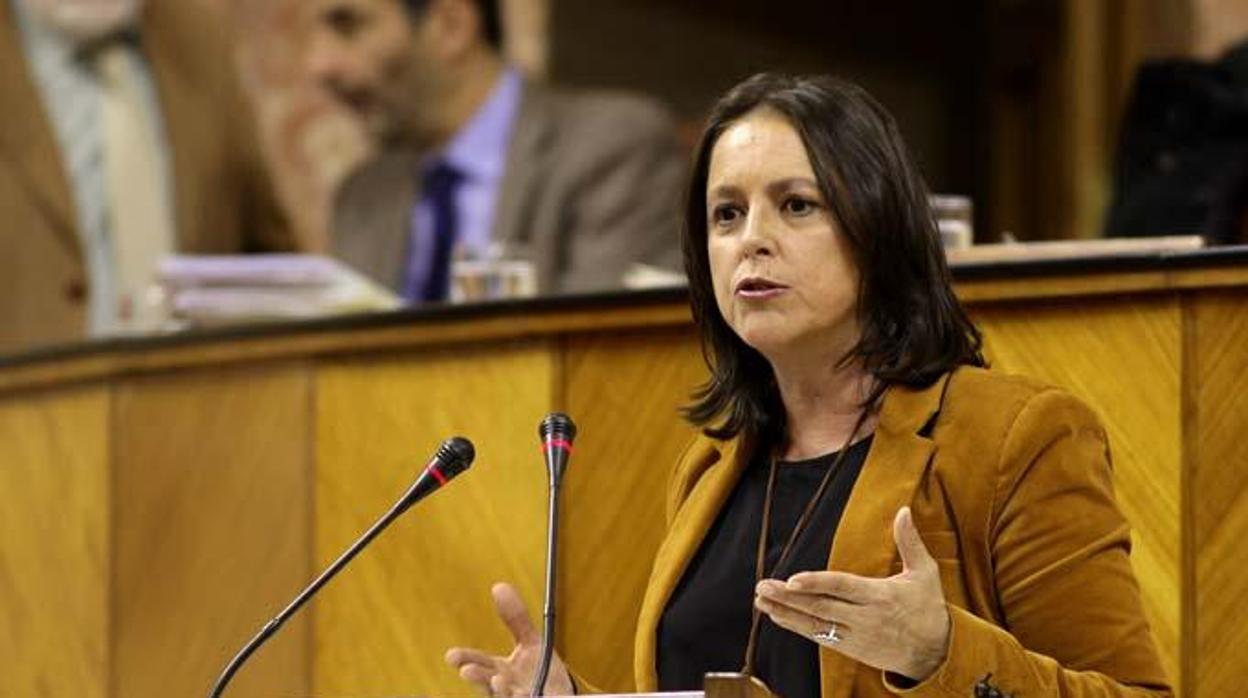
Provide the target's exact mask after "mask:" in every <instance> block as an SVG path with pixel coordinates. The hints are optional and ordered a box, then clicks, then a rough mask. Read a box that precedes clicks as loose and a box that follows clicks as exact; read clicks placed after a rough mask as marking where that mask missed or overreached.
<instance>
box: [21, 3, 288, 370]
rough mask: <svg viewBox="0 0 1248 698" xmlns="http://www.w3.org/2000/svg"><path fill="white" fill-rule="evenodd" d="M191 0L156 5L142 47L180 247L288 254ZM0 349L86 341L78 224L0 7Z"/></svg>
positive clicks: (226, 74)
mask: <svg viewBox="0 0 1248 698" xmlns="http://www.w3.org/2000/svg"><path fill="white" fill-rule="evenodd" d="M212 20H213V18H212V17H210V16H207V15H206V13H205V10H203V9H201V8H200V7H199V3H197V2H189V1H187V0H153V1H152V2H148V3H147V9H146V11H145V14H144V16H143V19H142V28H141V32H140V33H141V40H142V42H143V50H144V52H145V53H146V55H147V57H148V60H149V63H150V65H151V68H152V73H153V78H154V81H155V84H156V88H157V93H158V96H159V100H160V105H161V109H162V110H163V115H164V123H165V129H166V132H167V134H168V139H169V144H170V147H171V150H172V151H173V152H172V156H173V157H172V168H173V172H174V191H175V196H174V198H175V212H176V225H177V244H178V248H179V249H180V250H182V251H192V252H205V253H208V252H212V253H224V252H238V251H242V250H245V249H249V248H250V249H287V248H290V247H292V246H293V240H291V238H290V237H289V229H288V227H287V226H286V221H285V217H284V215H283V214H282V213H281V212H280V210H279V208H278V206H277V204H276V203H275V201H276V199H275V197H274V194H273V190H272V186H271V183H270V181H269V179H268V177H267V174H266V172H265V169H264V166H263V164H262V161H261V156H260V152H259V149H258V148H257V146H256V142H255V136H254V124H253V122H252V118H251V111H250V108H249V105H248V104H247V103H246V101H245V99H244V96H243V94H242V92H241V89H240V86H239V84H238V81H237V78H236V75H235V66H234V61H233V58H232V54H231V52H230V50H229V45H228V39H227V37H226V36H225V34H224V28H223V27H221V26H219V23H218V22H214V21H212ZM0 104H3V105H4V108H3V109H4V117H3V118H2V119H0V352H3V351H10V350H13V349H15V348H19V347H25V346H30V345H35V344H47V343H59V342H67V341H73V340H76V339H78V338H80V337H82V336H83V333H84V329H85V323H86V319H85V316H86V297H87V294H89V293H90V292H91V289H89V288H88V287H87V278H86V272H85V270H84V267H83V258H82V249H81V246H80V244H79V239H80V238H79V233H78V230H77V227H78V216H77V213H76V212H75V204H74V200H73V195H72V193H71V189H70V185H69V182H68V177H67V175H66V173H65V171H64V168H63V166H62V159H61V156H60V153H59V152H58V146H57V143H56V137H55V135H54V132H53V128H52V124H51V122H50V121H49V120H48V118H47V115H46V112H45V108H44V105H43V100H42V98H41V95H40V92H39V90H38V87H37V86H36V84H35V82H34V78H33V75H32V73H31V71H30V67H29V66H28V65H27V63H26V56H25V52H24V51H23V49H22V45H21V37H20V35H19V32H18V28H17V26H16V18H14V17H13V16H12V10H11V7H10V4H9V2H7V0H6V1H0Z"/></svg>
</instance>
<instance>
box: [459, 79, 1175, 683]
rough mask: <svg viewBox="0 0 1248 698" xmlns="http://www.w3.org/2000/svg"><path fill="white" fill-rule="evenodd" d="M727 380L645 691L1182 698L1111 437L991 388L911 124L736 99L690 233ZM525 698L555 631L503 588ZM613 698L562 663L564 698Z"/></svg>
mask: <svg viewBox="0 0 1248 698" xmlns="http://www.w3.org/2000/svg"><path fill="white" fill-rule="evenodd" d="M683 243H684V259H685V268H686V272H687V274H688V277H689V285H690V295H691V304H692V307H693V314H694V318H695V321H696V323H697V325H698V327H699V329H700V331H701V334H702V341H703V346H704V349H705V353H706V356H707V360H708V363H709V366H710V370H711V378H710V380H709V381H708V382H707V384H706V385H705V386H703V387H702V388H701V389H700V391H699V392H698V393H697V394H696V396H695V402H694V403H693V404H692V405H691V406H690V407H689V408H688V409H687V411H686V415H687V417H688V418H689V419H690V420H691V421H692V422H693V423H695V424H697V425H698V426H700V427H701V428H702V432H703V434H702V436H700V437H699V438H698V439H697V440H696V441H695V442H694V443H693V444H691V445H690V447H689V449H688V450H687V451H686V453H685V454H684V456H683V457H682V458H681V460H680V462H679V463H678V464H677V465H676V468H675V470H674V471H673V474H672V477H671V480H670V485H669V488H668V493H667V520H668V528H667V534H666V537H665V539H664V541H663V543H662V545H661V547H660V548H659V551H658V553H657V555H656V558H655V562H654V569H653V573H652V575H651V578H650V582H649V585H648V587H647V590H646V594H645V599H644V601H643V603H642V608H641V613H640V616H639V618H638V624H637V636H636V653H635V656H636V672H635V673H636V683H637V686H636V688H637V690H639V691H654V690H665V691H667V690H697V689H699V688H701V686H702V677H703V675H704V674H705V673H706V672H712V671H740V670H742V668H743V667H744V670H745V671H746V672H747V673H749V674H752V675H754V676H756V677H758V678H759V679H760V680H762V681H763V682H764V683H766V684H767V685H768V686H769V687H770V688H771V689H772V690H773V691H775V692H776V693H778V694H779V695H781V696H784V697H785V698H802V697H805V696H823V697H824V698H831V697H833V696H835V697H837V698H850V697H851V696H852V697H854V698H859V697H865V696H887V695H892V694H906V695H914V696H942V697H944V696H947V697H949V698H954V697H955V696H956V697H959V698H961V697H964V696H988V695H994V696H995V695H1001V696H1168V695H1171V694H1172V691H1171V689H1170V687H1169V684H1168V681H1167V679H1166V676H1165V674H1164V672H1163V671H1162V669H1161V665H1160V662H1159V661H1158V658H1157V654H1156V650H1155V648H1154V644H1153V640H1152V637H1151V633H1150V631H1149V628H1148V625H1147V623H1146V621H1145V619H1144V615H1143V610H1142V607H1141V604H1140V598H1139V590H1138V587H1137V585H1136V582H1135V579H1134V577H1133V575H1132V571H1131V565H1130V560H1129V549H1130V540H1129V532H1128V527H1127V523H1126V520H1125V519H1124V517H1123V515H1122V513H1121V512H1120V511H1119V509H1118V506H1117V504H1116V503H1115V501H1114V495H1113V489H1112V476H1111V472H1110V463H1109V453H1108V447H1107V441H1106V437H1105V432H1104V430H1103V428H1102V427H1101V425H1100V424H1099V423H1098V421H1097V419H1096V417H1095V416H1094V415H1093V414H1092V412H1091V411H1090V410H1089V409H1088V408H1087V407H1086V406H1084V405H1083V404H1082V403H1081V402H1079V401H1078V400H1077V399H1075V398H1074V397H1072V396H1070V395H1069V394H1067V393H1065V392H1063V391H1061V390H1059V389H1055V388H1052V387H1048V386H1044V385H1041V384H1038V383H1036V382H1033V381H1030V380H1027V379H1024V378H1019V377H1014V376H1008V375H1004V374H1001V373H997V372H993V371H989V370H986V369H985V368H984V360H983V357H982V355H981V353H980V344H981V342H980V336H979V332H978V331H977V330H976V328H975V327H974V326H973V325H972V324H971V322H970V321H969V319H968V318H967V316H966V314H965V312H964V311H963V309H962V308H961V306H960V305H959V304H958V301H957V299H956V298H955V297H954V293H953V289H952V286H951V281H950V276H949V271H948V268H947V266H946V264H945V259H944V255H943V252H942V250H941V248H940V244H939V239H938V235H937V232H936V227H935V222H934V220H933V216H932V213H931V210H930V209H929V207H928V203H927V189H926V187H925V185H924V183H923V181H922V179H921V178H920V176H919V174H918V172H917V169H916V167H915V165H914V164H913V162H912V161H911V158H910V156H909V155H908V153H907V151H906V148H905V146H904V144H903V142H902V140H901V137H900V135H899V133H898V130H897V127H896V125H895V124H894V122H893V120H892V118H891V117H890V116H889V115H888V114H887V112H885V111H884V109H883V108H882V107H880V106H879V104H877V103H876V102H875V101H874V100H873V99H872V98H871V97H870V96H869V95H867V94H866V93H865V92H864V91H862V90H861V89H859V88H857V87H855V86H853V85H850V84H847V83H844V82H840V81H836V80H832V79H827V78H790V77H782V76H776V75H759V76H756V77H754V78H751V79H749V80H747V81H746V82H744V83H742V84H740V85H738V86H737V87H736V88H734V89H733V90H732V91H730V92H729V93H728V94H727V95H725V96H724V97H723V98H722V99H721V100H720V101H719V103H718V104H717V105H716V106H715V108H714V110H713V112H712V114H711V117H710V120H709V123H708V126H707V128H706V131H705V133H704V134H703V136H702V139H701V142H700V144H699V146H698V150H697V152H696V156H695V160H694V164H693V173H692V177H691V184H690V187H689V193H688V206H687V210H686V218H685V230H684V239H683ZM494 595H495V600H496V602H497V604H498V606H499V611H500V614H501V615H502V617H503V619H504V621H505V622H506V623H507V624H508V626H509V627H510V628H511V630H512V633H513V635H515V637H516V647H515V649H514V650H513V652H512V653H511V654H510V655H509V656H507V657H497V656H491V655H488V654H486V653H484V652H481V651H478V650H471V649H460V648H457V649H452V650H451V651H449V652H448V654H447V659H448V661H449V662H450V663H451V664H452V665H454V666H456V667H458V668H459V671H460V675H461V676H463V677H464V678H465V679H466V680H468V681H471V682H473V683H476V684H479V685H481V686H483V687H486V688H487V689H489V690H490V691H491V693H493V694H494V695H527V692H528V690H529V688H530V683H531V681H532V680H533V675H534V673H535V667H536V664H537V660H538V658H539V654H540V647H539V639H538V637H537V635H538V634H537V633H536V631H535V630H534V629H533V627H532V626H531V624H530V622H529V620H528V616H527V614H526V612H525V610H524V608H523V606H522V604H521V603H520V601H519V598H518V597H517V595H516V594H515V592H514V590H512V589H511V588H510V587H508V586H506V585H499V586H497V587H495V589H494ZM577 689H579V690H580V692H587V691H590V690H592V689H591V688H590V687H589V686H588V685H585V684H583V683H582V682H577V683H576V684H574V683H573V680H572V678H571V675H570V673H569V671H568V670H567V668H566V667H564V666H563V665H562V664H561V663H557V664H556V666H555V667H554V669H553V670H552V672H551V678H550V680H549V681H548V683H547V687H546V692H547V693H548V694H560V693H572V692H574V691H575V690H577Z"/></svg>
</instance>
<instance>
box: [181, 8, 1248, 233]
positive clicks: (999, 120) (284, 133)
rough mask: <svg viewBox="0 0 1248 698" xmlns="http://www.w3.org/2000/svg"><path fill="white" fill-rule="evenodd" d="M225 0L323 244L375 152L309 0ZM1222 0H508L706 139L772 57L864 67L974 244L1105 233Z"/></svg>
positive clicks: (243, 64) (1226, 28) (597, 81)
mask: <svg viewBox="0 0 1248 698" xmlns="http://www.w3.org/2000/svg"><path fill="white" fill-rule="evenodd" d="M186 1H188V2H203V3H209V4H211V5H212V6H213V7H214V9H215V10H217V11H219V12H221V13H223V14H225V15H226V16H227V17H228V19H229V20H230V21H231V22H232V23H233V25H234V26H235V27H236V28H237V31H238V37H239V47H238V61H239V65H240V69H241V70H242V72H243V75H244V77H245V84H246V85H247V87H248V88H249V90H250V92H251V95H252V96H253V98H254V99H255V100H256V102H257V104H258V107H259V109H258V113H259V115H260V118H261V120H262V132H263V135H264V139H265V144H266V147H267V149H268V154H269V156H270V157H271V158H272V162H273V165H274V167H275V170H276V176H277V180H278V183H279V188H280V190H281V195H282V197H283V198H284V199H285V200H287V201H294V202H299V205H298V206H292V207H291V211H292V215H293V216H294V217H295V219H296V220H295V223H296V225H297V226H298V227H299V229H300V230H301V231H302V233H303V234H304V235H305V236H307V238H308V239H309V240H310V241H312V243H313V244H314V245H319V246H323V245H324V244H325V240H326V233H325V229H326V218H327V215H328V196H329V192H331V191H332V190H333V187H334V185H335V183H336V182H337V181H338V180H339V179H340V178H341V177H342V176H344V174H345V173H347V172H349V171H350V169H351V168H352V167H353V166H354V165H355V164H356V163H358V162H359V161H360V160H361V159H362V158H364V157H365V156H366V152H367V145H366V141H365V139H364V138H363V137H362V135H361V134H360V133H359V132H358V131H357V129H356V128H355V126H354V125H353V123H352V122H351V119H350V117H349V116H348V115H347V114H345V113H344V112H342V111H341V110H340V109H339V108H338V107H336V106H335V105H334V104H332V103H331V102H330V100H329V99H328V98H327V97H325V96H324V95H322V94H320V93H319V92H318V90H317V88H316V87H315V86H313V85H311V84H309V83H308V81H307V80H306V79H305V78H304V77H303V75H302V73H301V54H300V50H301V44H302V37H303V36H304V35H305V33H306V24H305V23H306V21H307V19H308V18H307V17H304V16H301V14H302V13H301V7H302V6H303V5H304V3H301V2H300V0H186ZM1244 5H1245V4H1240V3H1233V2H1220V3H1219V2H1210V1H1209V0H1098V1H1096V2H1087V1H1085V0H979V1H971V0H963V1H959V2H948V3H916V2H910V1H908V0H836V1H834V2H829V1H818V0H793V1H790V2H785V3H779V4H778V3H757V2H752V1H750V0H723V1H722V2H715V3H706V2H697V1H695V0H595V1H594V2H583V1H577V0H504V2H503V7H504V15H505V19H504V21H505V23H506V27H507V30H506V32H505V36H506V41H507V45H506V47H505V50H506V53H507V54H508V56H509V57H510V58H511V59H512V60H513V61H514V62H515V63H516V64H518V65H520V66H522V67H523V68H524V70H526V71H527V72H528V73H529V74H531V75H534V76H538V77H540V78H543V79H546V80H549V81H551V82H554V83H556V84H560V85H572V86H581V85H584V86H593V87H623V88H630V89H633V90H637V91H641V92H646V93H649V94H652V95H655V96H657V97H659V98H660V99H662V100H663V101H665V102H666V103H667V104H668V105H669V106H670V107H671V108H672V109H674V110H675V112H676V114H677V115H678V117H679V118H680V121H681V126H682V132H683V134H684V136H685V139H686V142H687V143H689V144H690V145H691V141H692V139H693V138H694V137H695V135H696V133H697V131H698V128H699V126H700V123H701V119H702V117H703V115H704V113H705V110H706V108H707V107H708V105H709V104H710V103H711V101H712V100H713V99H714V98H715V97H716V96H717V95H719V94H721V93H722V92H723V91H724V90H725V89H727V88H728V87H730V86H731V85H732V84H734V83H735V82H737V81H738V80H740V79H741V78H742V77H743V76H745V75H747V74H749V73H752V72H755V71H759V70H764V69H769V70H783V71H791V72H803V73H806V72H830V73H834V74H837V75H841V76H844V77H847V78H849V79H851V80H854V81H856V82H859V83H861V84H862V85H864V86H865V87H866V88H867V89H868V90H869V91H871V92H872V93H873V94H874V95H875V96H876V97H878V98H879V99H880V100H881V101H882V102H883V103H884V104H885V106H887V107H888V108H889V109H890V110H891V111H892V112H893V113H894V114H895V115H896V116H897V118H898V119H899V121H900V122H901V125H902V128H903V131H904V134H905V136H906V138H907V139H908V140H909V142H910V144H911V146H912V147H913V148H914V149H915V150H916V151H917V153H918V155H919V157H920V160H921V162H922V167H923V170H924V173H925V174H926V176H927V177H928V179H929V182H930V184H931V186H932V189H933V190H934V191H940V192H953V193H959V194H966V195H969V196H970V197H971V198H972V199H973V201H974V203H975V214H974V215H975V226H974V228H975V231H976V240H977V241H978V242H984V241H995V240H999V239H1001V238H1002V236H1003V235H1004V234H1006V233H1009V234H1010V235H1012V236H1013V237H1014V238H1016V239H1019V240H1037V239H1069V238H1089V237H1096V236H1098V235H1100V234H1101V230H1102V226H1103V224H1104V218H1105V214H1106V207H1107V205H1108V203H1109V199H1110V194H1111V186H1112V170H1113V158H1114V152H1115V146H1116V143H1117V139H1118V135H1119V130H1120V123H1121V121H1122V118H1123V114H1124V110H1125V109H1126V105H1127V102H1128V98H1129V95H1130V91H1131V87H1132V82H1133V78H1134V76H1135V74H1136V71H1137V70H1138V68H1139V67H1140V65H1141V64H1142V63H1143V62H1145V61H1147V60H1150V59H1158V58H1168V57H1176V56H1191V57H1208V58H1213V57H1215V56H1216V55H1218V53H1220V51H1221V50H1222V49H1224V48H1226V47H1227V46H1228V45H1229V44H1230V43H1231V42H1233V41H1234V39H1235V38H1238V37H1235V36H1227V34H1228V33H1233V29H1232V28H1234V27H1248V20H1245V18H1244V15H1245V14H1248V9H1245V7H1244Z"/></svg>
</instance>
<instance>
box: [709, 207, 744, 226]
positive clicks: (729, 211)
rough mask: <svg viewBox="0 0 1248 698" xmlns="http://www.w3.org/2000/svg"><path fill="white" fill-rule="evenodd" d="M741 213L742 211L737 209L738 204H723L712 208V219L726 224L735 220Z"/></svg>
mask: <svg viewBox="0 0 1248 698" xmlns="http://www.w3.org/2000/svg"><path fill="white" fill-rule="evenodd" d="M740 213H741V212H740V211H738V210H737V207H736V206H732V205H730V204H721V205H719V206H716V207H715V208H713V209H711V220H712V221H714V223H715V224H716V225H725V224H728V223H732V222H733V221H735V220H736V219H737V217H738V216H739V215H740Z"/></svg>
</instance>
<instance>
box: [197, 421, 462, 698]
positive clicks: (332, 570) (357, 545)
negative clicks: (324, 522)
mask: <svg viewBox="0 0 1248 698" xmlns="http://www.w3.org/2000/svg"><path fill="white" fill-rule="evenodd" d="M475 455H476V453H475V451H474V449H473V446H472V443H471V442H469V441H468V440H467V439H465V438H462V437H454V438H451V439H447V440H446V441H444V442H443V443H442V445H441V446H439V447H438V451H437V453H436V454H435V455H434V458H433V460H432V461H430V463H429V464H428V465H427V466H425V470H424V472H423V473H422V474H421V476H420V477H419V478H417V480H416V482H415V483H414V484H413V485H412V486H411V487H410V488H408V490H407V492H405V493H404V494H403V496H402V497H400V498H399V501H397V502H395V504H394V506H392V507H390V511H387V512H386V513H385V514H383V515H382V517H381V518H380V519H377V522H376V523H374V524H373V525H372V526H371V527H370V528H369V529H368V530H367V531H365V532H364V535H362V536H360V537H359V539H358V540H356V541H355V542H354V543H352V544H351V547H349V548H347V551H346V552H344V553H343V554H342V555H340V556H339V557H338V559H337V560H334V562H333V564H331V565H330V566H329V567H327V568H326V569H325V571H324V572H321V574H320V576H319V577H317V578H316V579H314V580H312V583H311V584H309V585H308V586H307V587H306V588H305V589H304V590H303V591H301V592H299V595H298V596H296V597H295V600H294V601H291V602H290V605H288V606H287V607H286V608H284V609H282V612H281V613H279V614H277V616H275V617H274V618H273V620H270V621H269V622H268V623H265V624H264V627H263V628H261V629H260V632H258V633H256V636H255V637H253V638H251V640H250V641H249V642H248V643H247V644H246V645H244V646H243V649H241V650H239V652H238V654H237V655H235V656H234V658H233V659H231V660H230V663H229V664H227V665H226V666H225V670H224V671H222V672H221V676H220V677H219V678H218V679H217V682H216V684H214V685H213V687H212V692H211V693H209V694H208V698H220V696H221V694H222V693H223V692H224V691H225V687H226V686H227V685H229V683H230V679H233V678H234V674H235V673H237V672H238V670H239V668H241V667H242V666H243V664H244V663H245V662H246V661H247V658H248V657H250V656H251V655H252V653H254V652H255V651H256V650H257V649H259V648H260V646H261V645H263V644H264V643H265V642H266V641H267V640H268V639H269V638H270V637H273V634H274V633H276V632H277V631H278V629H279V628H281V627H282V624H284V623H285V622H286V621H287V620H289V619H290V617H291V616H293V615H295V613H296V612H297V611H298V610H299V609H300V608H301V607H302V606H303V605H304V604H305V603H307V602H308V599H310V598H312V597H313V596H314V595H315V594H316V592H317V591H319V590H320V588H321V587H323V586H325V585H326V584H328V583H329V580H331V579H333V578H334V576H335V575H337V574H338V573H339V572H341V571H342V568H344V567H346V566H347V563H349V562H351V560H352V559H354V558H355V556H356V555H358V554H359V553H360V551H361V550H363V549H364V548H366V547H368V544H369V543H371V542H372V541H373V539H374V538H376V537H377V536H378V535H380V534H381V532H382V531H384V530H386V527H387V526H389V525H390V524H391V523H393V522H394V520H395V519H397V518H399V516H400V515H402V514H403V512H405V511H407V510H408V509H410V508H411V507H412V505H413V504H415V503H416V502H418V501H420V500H421V499H424V498H425V497H427V496H428V495H430V494H432V493H433V492H435V491H437V490H438V489H439V488H440V487H442V486H443V485H445V484H446V483H447V482H448V481H449V480H450V479H451V478H453V477H455V476H457V475H459V474H460V473H462V472H463V471H464V470H466V469H467V468H468V466H469V465H471V464H472V460H473V458H474V457H475Z"/></svg>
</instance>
